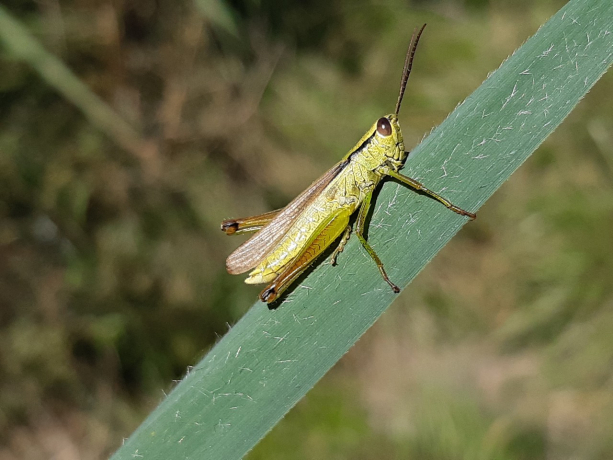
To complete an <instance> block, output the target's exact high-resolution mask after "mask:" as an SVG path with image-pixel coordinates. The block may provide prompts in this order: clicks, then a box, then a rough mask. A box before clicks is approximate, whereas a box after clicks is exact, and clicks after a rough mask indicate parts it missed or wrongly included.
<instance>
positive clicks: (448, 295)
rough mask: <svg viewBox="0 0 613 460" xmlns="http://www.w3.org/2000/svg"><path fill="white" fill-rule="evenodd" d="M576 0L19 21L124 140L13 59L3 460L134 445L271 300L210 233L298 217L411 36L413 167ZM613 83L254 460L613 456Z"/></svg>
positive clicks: (385, 98) (134, 6) (368, 118)
mask: <svg viewBox="0 0 613 460" xmlns="http://www.w3.org/2000/svg"><path fill="white" fill-rule="evenodd" d="M563 3H564V2H562V1H553V0H541V1H533V2H513V3H512V4H510V3H508V2H498V1H490V2H483V1H470V2H459V1H458V2H453V1H440V2H427V1H420V2H413V3H412V4H411V5H406V4H405V3H404V2H399V1H394V2H391V3H389V4H386V5H382V4H377V5H371V4H368V3H366V2H362V1H360V2H355V1H354V2H351V1H349V0H346V1H341V2H321V1H315V0H312V1H310V2H307V3H304V2H293V3H286V2H285V3H278V2H230V1H229V2H224V1H223V0H217V1H214V0H199V1H197V2H195V3H190V2H182V1H178V2H163V1H162V2H150V1H144V0H141V1H134V2H127V3H100V2H91V1H89V0H81V1H78V2H77V1H62V2H55V1H52V0H51V1H44V2H10V1H9V2H5V3H4V4H3V7H4V8H5V9H6V11H7V12H8V14H10V15H11V17H12V18H13V19H14V20H16V21H17V22H18V23H19V24H20V26H21V27H22V28H23V30H25V31H27V33H29V34H31V35H32V37H33V38H34V39H36V40H38V41H39V42H40V44H42V46H43V47H44V49H45V50H46V51H47V52H48V53H50V55H53V56H56V57H57V58H59V59H60V60H61V61H62V62H63V63H64V64H65V65H66V66H67V68H68V69H70V70H71V71H72V72H73V73H74V75H75V76H76V77H77V78H78V79H79V80H80V81H81V82H83V83H84V84H85V85H86V86H87V87H88V88H90V89H91V91H92V94H96V95H98V96H99V97H100V98H101V99H102V100H103V101H104V102H105V104H106V105H108V107H109V108H110V109H112V110H113V111H114V113H115V114H116V118H115V120H114V123H116V125H117V126H121V125H129V126H131V127H133V132H134V133H135V134H134V136H135V137H134V138H133V139H130V140H129V141H126V140H125V139H123V138H122V139H119V138H117V137H114V135H113V133H115V132H116V131H113V130H112V129H109V128H108V126H106V125H105V126H101V125H99V124H96V122H95V120H94V121H91V120H92V119H91V118H87V117H86V116H85V114H84V111H83V108H81V109H79V108H77V107H82V106H79V101H74V100H72V101H70V100H69V98H68V97H67V95H66V94H65V93H63V92H62V89H61V87H59V86H54V85H53V84H49V76H48V75H47V76H45V75H44V71H45V70H44V68H42V70H41V67H38V68H37V63H36V62H28V61H27V60H24V59H22V58H19V59H17V57H16V55H15V54H14V52H13V51H10V49H9V47H8V46H7V44H6V42H4V43H2V42H0V52H1V53H2V55H1V57H2V64H1V65H2V72H0V126H1V127H2V129H1V130H0V306H1V308H0V375H1V376H2V379H1V380H0V428H1V432H2V434H1V435H0V445H2V446H4V447H2V448H1V449H0V458H2V459H4V458H6V459H12V458H33V459H35V458H49V457H50V456H51V455H52V454H54V455H60V454H61V456H62V457H63V458H84V459H86V458H99V457H101V456H106V455H108V454H109V453H110V452H112V451H113V450H114V449H115V448H116V447H117V446H118V445H119V444H120V443H121V438H122V436H127V435H128V434H129V433H130V432H131V430H132V429H133V428H134V427H136V426H137V425H138V423H139V421H140V420H141V419H142V418H143V417H144V415H145V414H146V413H147V412H148V411H149V410H150V408H151V407H152V406H154V405H155V403H156V401H157V400H158V399H159V397H160V396H161V389H165V388H168V387H169V386H170V382H171V380H172V379H176V378H179V377H180V376H181V375H182V374H183V373H184V372H185V370H186V368H187V366H189V365H190V364H192V363H194V362H195V361H196V360H197V359H198V357H199V356H200V355H201V354H202V353H204V352H205V351H206V349H207V347H209V346H210V345H211V344H212V343H213V341H214V340H215V338H216V337H217V336H218V335H220V334H223V333H224V332H225V330H226V328H227V326H226V323H231V322H233V321H234V320H235V319H236V318H237V317H239V316H240V314H241V313H242V312H243V311H244V310H245V309H246V308H247V306H249V305H250V304H251V302H252V301H253V299H254V298H255V295H256V293H257V289H256V290H254V289H252V288H249V287H246V286H244V285H243V283H242V280H241V279H240V277H231V276H229V275H227V274H226V273H225V270H224V268H223V267H224V259H225V256H226V255H227V254H228V253H229V252H230V250H231V248H232V247H234V246H235V245H236V244H238V240H233V239H229V238H224V237H223V235H222V234H221V232H219V230H218V224H219V221H220V220H221V219H223V218H226V217H232V216H237V215H243V214H252V213H256V212H261V211H265V210H269V209H272V208H276V207H279V206H282V205H284V204H285V203H287V201H289V199H291V197H292V196H294V195H295V194H296V193H298V192H299V191H300V190H301V189H303V188H304V187H305V186H306V185H308V184H309V183H310V181H311V180H312V179H314V178H315V177H316V176H317V174H318V173H319V172H321V171H323V170H324V169H325V168H326V167H329V166H330V165H331V164H332V163H333V162H334V161H335V160H336V159H337V158H339V157H340V156H342V155H343V154H344V153H345V151H346V150H347V149H348V148H349V147H351V146H352V145H353V143H354V142H355V140H356V139H358V138H359V137H360V135H361V134H362V133H363V131H364V130H365V129H366V128H367V127H368V126H369V125H370V124H371V123H372V121H373V119H376V117H378V116H380V115H381V114H382V113H387V112H389V110H390V107H391V106H392V105H393V103H394V102H395V101H394V97H395V95H393V94H390V88H394V87H395V86H396V85H397V79H398V75H397V74H398V69H399V62H401V60H402V58H403V52H404V50H405V48H406V44H407V42H408V39H409V37H410V31H411V30H412V29H413V27H414V26H416V25H418V24H421V23H422V22H424V21H427V22H428V23H429V24H430V25H429V29H428V32H427V35H426V36H424V43H423V46H422V47H421V48H420V51H419V52H420V54H419V61H418V62H417V63H416V72H415V73H414V75H413V76H412V77H411V83H410V88H409V92H408V95H407V100H406V102H405V107H404V108H403V113H402V120H401V122H402V125H403V128H404V133H405V137H406V138H408V139H407V141H408V142H407V143H408V144H409V145H412V144H413V143H414V142H415V141H417V140H418V139H419V138H420V137H421V136H422V135H423V133H425V132H427V131H428V130H429V129H430V128H431V127H432V126H433V125H434V124H436V123H437V122H439V121H440V120H441V119H442V118H443V117H444V116H445V114H446V113H448V112H449V111H450V110H451V109H452V108H453V106H454V105H455V104H457V103H458V102H459V101H461V100H462V99H463V98H464V97H465V96H466V95H467V94H469V93H470V92H471V90H472V89H474V88H476V87H477V86H478V84H479V83H480V82H481V80H483V79H484V78H485V76H486V74H487V72H488V71H491V70H492V69H493V68H495V67H496V66H497V65H498V64H499V62H500V61H501V60H502V59H504V57H505V56H506V55H508V54H509V53H510V52H511V51H512V50H513V49H514V48H516V47H517V46H518V45H519V44H520V43H521V42H522V41H523V40H524V39H525V37H527V36H529V35H530V34H531V33H533V32H534V30H535V29H536V27H538V25H540V24H541V23H543V22H544V21H545V20H546V19H547V17H548V16H549V15H550V14H552V13H553V12H555V11H556V10H557V9H558V8H559V7H560V6H561V5H562V4H563ZM3 14H5V13H3ZM403 31H404V32H403ZM399 36H406V40H405V42H399V41H398V37H399ZM390 79H392V80H391V81H392V83H393V84H392V83H390ZM612 89H613V79H612V78H611V75H605V77H604V78H603V79H602V81H601V82H599V83H598V84H597V86H596V87H595V88H594V90H593V91H592V93H590V94H589V95H588V97H587V98H586V100H585V101H584V102H583V103H582V104H581V105H580V106H579V107H578V108H577V110H575V112H574V113H573V114H572V115H571V117H570V118H569V119H568V120H567V121H566V122H565V124H564V127H563V129H561V130H559V131H558V132H557V133H556V134H555V135H554V136H552V138H551V139H550V140H548V141H547V142H546V143H545V144H544V146H543V147H542V148H541V149H540V150H539V152H537V153H536V154H535V156H534V159H533V160H531V161H530V162H529V163H528V164H527V165H525V166H524V167H523V168H522V169H521V170H520V171H519V172H518V173H517V174H515V176H514V178H513V180H511V181H510V182H509V183H508V184H507V185H506V186H505V187H504V188H503V189H502V190H501V191H500V192H499V193H498V194H497V195H495V196H494V198H493V199H492V200H491V201H490V202H489V203H488V204H487V205H486V206H485V207H484V208H483V209H482V210H481V212H480V215H479V220H478V221H477V222H476V223H475V224H473V225H471V226H469V227H467V228H466V230H465V231H464V232H463V237H460V238H459V239H458V240H457V241H456V242H455V244H453V245H450V247H448V248H447V249H446V250H445V251H444V252H443V253H442V254H441V256H440V257H439V258H437V259H436V260H435V261H434V262H433V263H432V264H431V265H430V266H429V268H427V269H426V271H425V272H424V273H423V274H422V276H421V277H420V278H419V279H418V282H417V283H414V284H413V285H412V287H411V288H410V289H409V291H410V293H407V294H405V295H403V296H402V298H400V299H399V301H398V305H396V306H395V307H394V308H393V309H392V310H391V311H390V312H388V314H386V315H385V316H384V318H383V320H382V321H380V323H379V324H378V325H377V326H375V328H374V329H373V330H372V331H371V332H369V334H368V335H367V336H366V337H365V339H363V340H362V341H361V342H360V344H359V345H358V346H357V347H356V348H355V349H354V350H353V351H352V352H351V353H350V354H349V355H348V356H347V357H346V359H345V360H344V361H343V362H342V363H341V364H340V365H339V367H338V368H337V369H335V370H334V371H333V372H332V374H331V376H329V378H326V379H324V381H323V382H321V384H320V385H318V386H317V387H316V388H315V389H314V390H313V392H312V393H310V394H309V396H308V397H307V398H306V400H305V401H303V402H301V403H300V404H299V405H298V407H297V408H296V409H295V410H294V411H292V412H291V413H290V414H289V416H288V417H287V418H286V419H285V420H284V421H283V422H282V423H281V424H280V425H279V426H278V427H277V428H276V429H275V430H273V432H272V433H271V434H270V436H268V437H267V438H265V439H264V441H263V442H262V443H261V445H260V446H258V447H257V448H256V450H255V451H254V452H253V453H252V454H251V458H267V459H270V458H275V456H276V457H277V458H305V459H306V458H333V457H334V456H337V457H344V458H349V457H351V458H394V457H396V458H420V459H424V458H433V459H434V458H436V459H445V458H449V459H451V458H458V457H462V458H479V455H480V456H481V458H505V459H506V458H509V459H524V458H543V457H545V456H547V457H549V458H571V457H574V458H594V459H598V458H608V457H610V455H611V453H612V452H613V445H612V444H611V440H610V432H611V429H612V428H613V396H611V395H612V394H613V391H611V390H613V389H612V388H611V382H612V381H613V380H612V371H611V366H610V363H611V350H613V343H611V341H612V339H611V337H612V335H611V334H610V330H611V327H610V326H611V324H612V321H613V287H612V286H613V285H612V284H611V282H610V280H611V278H612V275H613V245H612V244H611V234H613V217H612V216H613V209H612V208H613V205H612V203H613V185H612V183H613V137H612V135H611V134H610V133H611V132H612V128H613V111H612V109H611V104H610V95H611V94H612ZM75 104H77V105H75ZM118 129H119V128H118ZM358 402H359V404H358ZM356 406H358V407H356ZM471 453H475V454H474V455H470V454H471ZM487 454H491V455H489V456H487Z"/></svg>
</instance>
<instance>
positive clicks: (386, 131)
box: [377, 117, 392, 137]
mask: <svg viewBox="0 0 613 460" xmlns="http://www.w3.org/2000/svg"><path fill="white" fill-rule="evenodd" d="M377 132H378V133H379V134H380V135H381V136H383V137H387V136H389V135H390V134H392V125H391V124H390V121H389V120H388V119H387V118H385V117H381V118H379V120H378V121H377Z"/></svg>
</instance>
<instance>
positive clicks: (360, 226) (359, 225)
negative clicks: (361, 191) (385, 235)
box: [355, 193, 400, 294]
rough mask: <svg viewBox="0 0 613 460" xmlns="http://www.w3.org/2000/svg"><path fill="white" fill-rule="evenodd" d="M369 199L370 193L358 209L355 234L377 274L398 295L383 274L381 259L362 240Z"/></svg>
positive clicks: (363, 239) (366, 242) (397, 288)
mask: <svg viewBox="0 0 613 460" xmlns="http://www.w3.org/2000/svg"><path fill="white" fill-rule="evenodd" d="M371 198H372V193H369V194H367V195H366V197H365V198H364V201H363V202H362V206H361V207H360V212H359V213H358V219H357V222H356V228H355V234H356V235H357V237H358V239H359V240H360V243H362V246H364V249H366V252H368V254H369V255H370V257H371V258H372V260H374V261H375V263H376V264H377V268H378V269H379V272H381V276H383V279H384V280H385V282H386V283H387V284H389V285H390V287H391V288H392V291H394V292H395V293H396V294H398V293H399V292H400V288H399V287H398V286H396V285H395V284H394V283H392V282H391V280H390V279H389V277H388V276H387V273H386V272H385V268H384V267H383V262H381V259H379V256H378V255H377V253H376V252H375V250H374V249H373V248H372V247H371V245H370V244H368V241H366V239H365V238H364V225H365V224H366V216H367V215H368V210H369V209H370V200H371Z"/></svg>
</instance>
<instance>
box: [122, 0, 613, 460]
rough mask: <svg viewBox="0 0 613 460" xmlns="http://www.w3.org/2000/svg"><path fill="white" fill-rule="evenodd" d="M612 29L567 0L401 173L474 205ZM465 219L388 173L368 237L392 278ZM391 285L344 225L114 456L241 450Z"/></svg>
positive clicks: (571, 95)
mask: <svg viewBox="0 0 613 460" xmlns="http://www.w3.org/2000/svg"><path fill="white" fill-rule="evenodd" d="M612 32H613V4H612V3H611V2H610V1H609V0H600V1H578V0H576V1H571V2H569V3H568V4H567V5H566V6H565V7H564V8H563V9H562V10H560V12H558V14H556V16H554V17H553V18H552V19H551V20H550V21H549V22H548V23H547V24H545V25H544V26H543V27H542V28H541V29H540V30H539V31H538V32H537V34H535V36H533V37H532V38H531V39H530V40H528V41H527V42H526V43H525V44H524V45H523V46H522V48H521V49H520V50H518V51H517V52H516V53H515V54H514V55H513V56H511V57H510V58H509V59H508V60H507V61H506V62H505V63H504V64H503V65H502V66H501V67H500V68H499V69H498V70H497V71H496V72H494V73H493V74H492V75H491V76H490V77H489V78H488V79H487V80H486V82H484V84H483V85H482V86H481V87H480V88H479V89H477V91H475V93H473V95H471V96H470V97H469V98H468V99H467V100H466V101H465V102H464V103H462V104H461V105H460V106H458V107H457V108H456V110H454V112H453V113H452V114H451V115H450V116H449V117H448V118H447V119H446V120H445V121H444V122H443V123H442V124H441V125H440V126H439V127H438V128H437V129H435V130H434V131H433V132H432V134H431V135H430V136H428V138H427V139H426V140H425V141H424V142H422V143H421V144H420V145H419V146H418V147H417V148H416V149H415V151H414V152H413V153H412V154H411V157H410V158H409V161H408V162H407V165H406V167H405V170H404V173H405V174H407V175H409V176H411V177H414V178H416V179H418V180H420V181H422V182H423V183H424V184H425V185H426V186H428V187H429V188H431V189H433V190H435V191H437V192H438V191H440V192H441V193H442V194H443V195H444V196H445V197H446V198H449V199H450V200H451V201H452V202H454V203H455V204H457V205H459V206H461V207H464V208H465V209H468V210H471V211H472V210H476V209H478V208H479V207H480V206H481V204H482V203H483V202H485V200H486V199H487V198H489V197H490V196H491V195H492V194H493V193H494V192H495V190H496V189H497V188H498V187H499V186H500V185H501V184H502V183H503V182H504V181H505V180H506V179H508V177H509V176H510V175H511V174H512V172H513V171H515V170H516V169H517V168H518V167H519V166H520V165H521V164H522V163H523V162H524V161H525V160H526V159H527V158H528V157H529V155H530V154H531V153H532V152H533V151H534V150H535V149H536V148H537V147H538V146H539V145H540V144H541V143H542V142H543V141H544V139H545V138H546V137H547V136H548V135H549V134H550V133H551V132H552V131H553V130H554V129H555V128H556V127H557V126H558V125H559V124H560V123H561V122H562V120H563V119H564V118H565V117H566V116H567V115H568V114H569V113H570V111H571V110H572V108H573V107H574V106H575V105H576V104H577V103H578V102H579V101H580V100H581V98H582V97H583V96H584V95H585V94H586V93H587V91H588V90H589V89H590V88H591V86H592V85H593V84H594V83H595V82H596V81H597V80H598V78H600V76H601V75H602V74H603V73H604V72H605V71H606V70H607V68H608V67H609V66H610V64H611V61H612V60H613V33H612ZM376 116H377V115H376V114H375V115H374V117H373V118H376ZM465 222H466V219H465V218H462V217H459V216H457V215H455V214H453V213H451V212H449V211H448V210H446V209H445V208H443V207H442V206H441V205H440V204H438V203H436V202H433V200H429V199H428V198H425V197H421V196H419V195H417V194H415V193H412V192H410V191H408V190H406V189H405V188H403V187H401V186H400V185H398V184H392V183H387V184H385V185H384V187H383V189H382V191H381V193H380V194H379V196H378V198H377V204H376V209H375V212H374V214H373V217H372V220H371V224H370V231H369V233H370V241H371V244H372V245H373V247H374V248H375V250H376V251H377V253H378V254H379V255H380V257H381V259H382V260H383V261H384V263H385V264H386V267H387V268H388V273H389V274H390V277H391V279H392V280H394V281H395V282H396V283H397V284H399V285H403V286H405V285H407V284H408V283H409V282H410V280H412V279H413V278H414V277H415V276H416V275H417V273H419V271H420V270H421V269H422V268H423V267H424V266H425V264H426V263H427V262H428V261H429V260H431V259H432V258H433V257H434V255H435V254H436V253H437V252H438V250H439V249H440V248H442V247H443V246H444V245H445V244H446V243H447V242H448V241H449V240H450V239H451V238H452V237H453V236H454V235H455V234H456V233H457V231H458V230H459V229H460V228H461V226H462V225H463V224H464V223H465ZM395 297H396V296H395V295H394V294H393V293H392V292H391V290H390V289H389V287H388V286H387V285H386V284H385V283H384V282H383V281H382V279H381V278H380V276H379V274H378V272H377V270H376V267H375V266H374V264H373V262H372V260H370V258H369V257H368V255H366V253H365V252H364V251H363V250H362V248H361V247H360V245H359V242H358V241H357V240H356V239H355V238H353V239H352V240H351V241H350V242H349V244H348V245H347V247H346V249H345V252H343V254H341V256H340V257H339V266H337V267H331V266H330V265H328V264H325V263H322V264H320V266H319V267H317V268H316V269H315V270H314V271H313V272H312V273H311V274H310V275H309V276H308V278H306V279H305V280H304V281H303V282H302V284H301V285H300V286H298V287H297V288H296V289H295V290H294V291H293V292H292V293H291V294H290V295H289V296H288V298H287V299H286V301H285V302H284V303H283V304H282V305H280V307H279V309H278V310H276V311H272V312H271V311H268V309H267V308H266V306H264V305H263V304H261V303H256V304H255V305H254V306H253V307H252V308H251V310H250V311H249V312H248V313H247V314H246V315H245V316H244V317H243V318H242V319H241V320H240V322H239V323H238V324H236V325H235V326H234V327H233V328H232V329H231V330H230V331H229V332H228V333H227V334H226V335H225V336H224V338H223V339H222V340H221V341H220V342H219V343H218V344H217V345H216V346H215V347H214V348H213V349H212V350H211V351H210V352H209V353H208V354H207V356H206V357H205V358H204V359H203V360H202V361H201V362H200V363H199V364H198V365H197V366H196V367H195V368H193V369H192V370H191V371H190V373H189V374H188V375H187V376H186V377H185V379H184V380H183V381H182V382H181V383H180V384H179V385H178V386H177V387H176V388H175V389H174V390H173V391H172V393H171V394H170V395H169V396H168V398H166V400H165V401H163V402H162V404H161V405H160V406H159V407H158V408H157V409H156V410H155V411H154V412H153V413H152V414H151V415H150V417H149V418H148V419H147V420H146V421H145V422H144V423H143V424H142V425H141V427H140V428H139V429H138V430H137V431H136V432H135V433H134V434H133V435H132V436H131V437H130V438H129V439H128V440H127V441H126V443H125V444H124V446H122V448H121V449H119V450H118V452H117V453H116V454H115V456H114V458H115V459H133V458H147V459H151V458H164V459H171V458H181V459H183V458H198V459H201V458H211V459H220V458H223V459H235V458H241V457H242V456H244V455H245V454H246V452H248V451H249V450H250V449H251V448H252V447H253V446H254V445H255V444H256V443H257V442H258V441H259V439H261V438H262V437H263V436H264V435H265V434H266V433H267V432H268V431H269V430H270V429H271V428H272V427H273V426H274V425H275V424H276V423H277V422H278V421H279V420H280V419H281V418H282V417H283V416H284V414H285V413H286V412H287V411H288V410H289V409H290V408H291V407H292V406H293V405H294V404H296V402H297V401H298V400H300V398H302V397H303V396H304V394H305V393H306V392H307V391H308V390H309V389H310V388H312V386H313V385H314V384H315V383H316V382H317V381H318V380H319V379H320V378H321V377H322V376H323V375H324V374H325V373H326V372H327V371H328V370H329V369H330V368H331V367H332V366H333V365H334V364H335V363H336V362H337V361H338V360H339V359H340V357H341V356H342V355H343V354H344V353H346V351H347V350H348V349H349V348H350V347H351V346H352V345H353V344H354V343H355V341H356V340H357V339H358V338H359V337H360V336H361V335H362V334H363V333H364V332H365V331H366V330H367V329H368V328H369V327H370V326H371V325H372V324H373V323H374V322H375V321H376V319H377V318H378V317H379V316H380V315H381V314H382V313H383V311H385V309H386V308H387V307H388V306H389V305H390V304H391V302H392V301H393V300H394V299H395Z"/></svg>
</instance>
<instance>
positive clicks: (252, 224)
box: [221, 209, 283, 235]
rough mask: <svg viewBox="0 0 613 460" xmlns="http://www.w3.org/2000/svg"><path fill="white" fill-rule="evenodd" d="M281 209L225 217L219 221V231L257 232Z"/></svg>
mask: <svg viewBox="0 0 613 460" xmlns="http://www.w3.org/2000/svg"><path fill="white" fill-rule="evenodd" d="M281 211H283V209H277V210H276V211H270V212H267V213H264V214H260V215H258V216H252V217H242V218H240V219H227V220H224V221H223V222H222V223H221V231H222V232H224V233H225V234H226V235H239V234H241V233H249V232H257V231H258V230H261V229H262V227H265V226H266V225H268V224H269V223H270V221H271V220H273V219H274V218H275V217H276V216H277V214H279V213H280V212H281Z"/></svg>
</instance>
